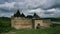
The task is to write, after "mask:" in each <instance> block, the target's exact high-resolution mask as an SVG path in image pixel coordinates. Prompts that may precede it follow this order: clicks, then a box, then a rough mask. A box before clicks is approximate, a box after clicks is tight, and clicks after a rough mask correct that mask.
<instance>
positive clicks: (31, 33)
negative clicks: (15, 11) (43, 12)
mask: <svg viewBox="0 0 60 34" xmlns="http://www.w3.org/2000/svg"><path fill="white" fill-rule="evenodd" d="M2 34H60V26H57V27H54V28H47V29H36V30H35V29H20V30H14V31H10V32H8V33H2Z"/></svg>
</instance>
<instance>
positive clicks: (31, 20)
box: [11, 10, 51, 29]
mask: <svg viewBox="0 0 60 34" xmlns="http://www.w3.org/2000/svg"><path fill="white" fill-rule="evenodd" d="M50 25H51V20H50V19H46V18H40V17H39V16H38V15H37V14H36V13H34V15H33V16H31V15H28V16H25V15H24V14H23V13H22V14H21V13H20V12H19V10H17V12H16V13H15V14H14V15H13V16H12V17H11V26H12V27H14V28H16V29H38V28H49V27H50Z"/></svg>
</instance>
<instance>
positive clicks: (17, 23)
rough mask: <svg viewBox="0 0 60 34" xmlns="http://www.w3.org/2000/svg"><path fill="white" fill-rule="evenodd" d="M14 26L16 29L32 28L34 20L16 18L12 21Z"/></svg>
mask: <svg viewBox="0 0 60 34" xmlns="http://www.w3.org/2000/svg"><path fill="white" fill-rule="evenodd" d="M11 23H12V27H14V28H16V29H23V28H30V29H31V28H32V20H31V19H18V18H14V19H13V20H12V21H11Z"/></svg>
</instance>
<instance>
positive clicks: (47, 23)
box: [35, 19, 51, 29]
mask: <svg viewBox="0 0 60 34" xmlns="http://www.w3.org/2000/svg"><path fill="white" fill-rule="evenodd" d="M38 24H40V28H44V27H50V25H51V20H49V19H47V20H35V29H36V27H37V25H38Z"/></svg>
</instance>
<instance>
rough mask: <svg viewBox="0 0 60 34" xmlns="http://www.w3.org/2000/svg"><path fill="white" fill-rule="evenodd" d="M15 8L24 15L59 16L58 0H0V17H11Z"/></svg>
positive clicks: (59, 4) (59, 0)
mask: <svg viewBox="0 0 60 34" xmlns="http://www.w3.org/2000/svg"><path fill="white" fill-rule="evenodd" d="M17 9H19V10H20V12H23V13H24V14H25V15H28V14H33V13H36V14H37V15H39V16H40V17H43V18H44V17H60V0H0V17H2V16H4V17H11V16H12V15H13V14H14V13H16V10H17Z"/></svg>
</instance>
